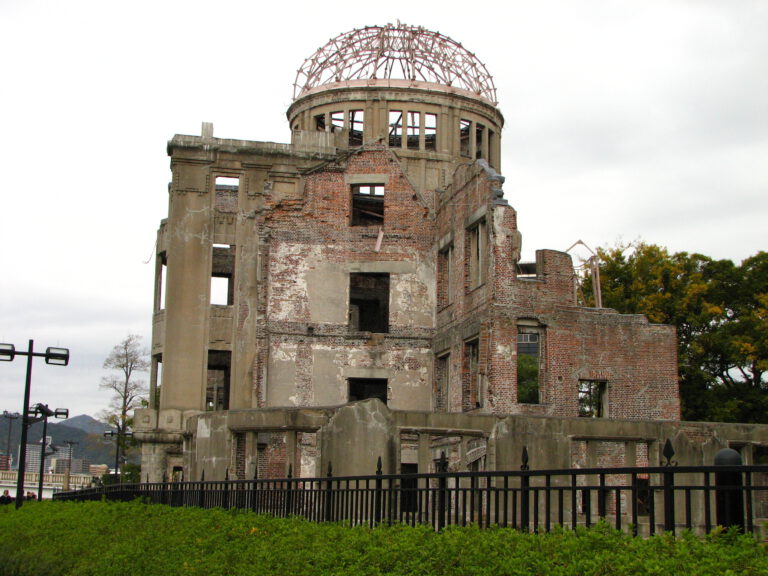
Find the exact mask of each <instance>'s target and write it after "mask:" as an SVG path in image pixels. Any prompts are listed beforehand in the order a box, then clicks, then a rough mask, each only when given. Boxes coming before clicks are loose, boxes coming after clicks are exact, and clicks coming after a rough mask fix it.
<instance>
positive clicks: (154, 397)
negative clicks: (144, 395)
mask: <svg viewBox="0 0 768 576" xmlns="http://www.w3.org/2000/svg"><path fill="white" fill-rule="evenodd" d="M162 386H163V355H162V354H155V355H154V356H152V366H151V372H150V377H149V407H150V408H153V409H155V410H159V409H160V391H161V389H162Z"/></svg>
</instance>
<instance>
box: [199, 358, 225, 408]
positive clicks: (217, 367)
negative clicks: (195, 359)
mask: <svg viewBox="0 0 768 576" xmlns="http://www.w3.org/2000/svg"><path fill="white" fill-rule="evenodd" d="M231 365H232V353H231V352H230V351H228V350H209V351H208V373H207V374H208V377H207V385H206V389H205V409H206V410H208V411H215V410H229V384H230V372H231Z"/></svg>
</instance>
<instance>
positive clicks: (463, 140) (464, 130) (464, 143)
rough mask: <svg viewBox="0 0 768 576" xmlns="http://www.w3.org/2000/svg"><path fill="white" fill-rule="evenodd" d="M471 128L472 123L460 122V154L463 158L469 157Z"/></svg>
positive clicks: (467, 121)
mask: <svg viewBox="0 0 768 576" xmlns="http://www.w3.org/2000/svg"><path fill="white" fill-rule="evenodd" d="M471 128H472V122H470V121H469V120H459V153H460V154H461V155H462V156H469V131H470V129H471Z"/></svg>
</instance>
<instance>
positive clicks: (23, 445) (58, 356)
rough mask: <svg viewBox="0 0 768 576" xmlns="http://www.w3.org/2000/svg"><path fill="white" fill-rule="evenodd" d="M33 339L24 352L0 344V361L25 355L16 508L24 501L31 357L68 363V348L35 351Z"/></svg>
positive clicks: (56, 364) (59, 364)
mask: <svg viewBox="0 0 768 576" xmlns="http://www.w3.org/2000/svg"><path fill="white" fill-rule="evenodd" d="M34 348H35V345H34V340H30V341H29V348H27V351H26V352H22V351H18V350H16V347H15V346H14V345H13V344H0V361H2V362H13V360H14V358H16V356H26V357H27V377H26V380H25V383H24V406H23V408H22V410H21V422H22V424H21V442H20V445H19V447H20V450H19V470H18V474H17V476H18V480H17V482H16V508H21V505H22V503H23V502H24V472H25V468H26V466H27V428H29V415H28V412H29V394H30V389H31V388H32V358H34V357H35V356H37V357H39V358H45V363H46V364H52V365H54V366H66V365H67V364H69V349H68V348H52V347H48V348H46V350H45V352H35V350H34Z"/></svg>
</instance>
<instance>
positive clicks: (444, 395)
mask: <svg viewBox="0 0 768 576" xmlns="http://www.w3.org/2000/svg"><path fill="white" fill-rule="evenodd" d="M450 377H451V355H450V354H445V355H443V356H439V357H438V358H437V362H436V364H435V411H436V412H447V411H448V386H449V382H450Z"/></svg>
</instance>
